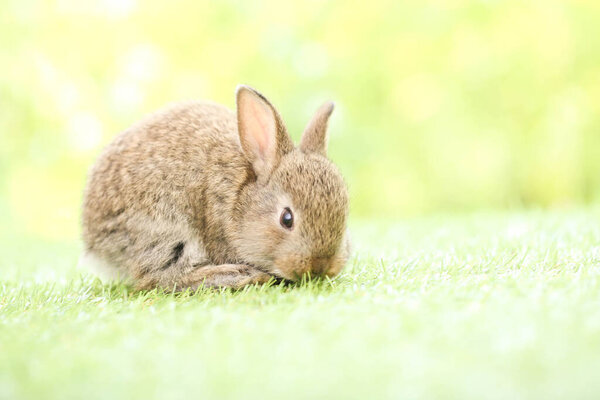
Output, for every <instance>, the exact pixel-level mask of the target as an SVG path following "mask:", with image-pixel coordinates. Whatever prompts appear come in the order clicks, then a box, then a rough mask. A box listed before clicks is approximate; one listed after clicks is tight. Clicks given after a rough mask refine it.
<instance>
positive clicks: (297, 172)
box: [235, 86, 349, 280]
mask: <svg viewBox="0 0 600 400" xmlns="http://www.w3.org/2000/svg"><path fill="white" fill-rule="evenodd" d="M333 107H334V106H333V103H330V102H328V103H325V104H323V105H322V106H321V107H320V108H319V110H318V111H317V113H316V114H315V116H314V117H313V119H312V120H311V121H310V122H309V124H308V126H307V127H306V129H305V131H304V133H303V135H302V139H301V142H300V145H299V146H298V147H295V146H294V144H293V142H292V140H291V138H290V137H289V135H288V133H287V131H286V128H285V126H284V124H283V122H282V120H281V117H280V116H279V114H278V112H277V111H276V110H275V108H274V107H273V106H272V105H271V103H269V101H268V100H267V99H266V98H265V97H264V96H262V95H261V94H260V93H258V92H256V91H255V90H253V89H251V88H249V87H247V86H240V87H239V88H238V90H237V119H238V132H239V138H240V144H241V147H242V150H243V153H244V155H245V157H246V158H247V160H248V162H249V163H250V164H251V168H252V171H253V173H254V178H255V179H254V181H253V182H252V183H251V184H249V185H246V187H245V189H244V190H243V192H242V194H241V195H240V203H239V204H238V206H237V207H236V211H235V212H236V216H237V218H235V219H236V220H237V221H239V224H238V226H237V229H236V234H235V237H236V239H235V242H236V248H237V249H238V251H239V254H240V256H241V257H242V258H243V259H244V261H246V262H248V263H252V264H254V265H255V266H256V267H258V268H261V269H264V270H265V271H267V272H269V273H272V274H274V275H276V276H280V277H282V278H286V279H290V280H297V279H298V278H300V277H301V276H303V275H304V274H307V273H308V274H310V276H313V277H314V276H335V275H337V274H338V273H339V272H340V270H341V269H342V267H343V266H344V264H345V263H346V261H347V258H348V255H349V254H348V253H349V241H348V237H347V234H346V219H347V217H348V190H347V187H346V184H345V182H344V180H343V178H342V176H341V174H340V172H339V171H338V169H337V168H336V167H335V165H334V164H333V163H332V162H331V161H329V160H328V159H327V157H326V144H327V143H326V142H327V121H328V119H329V116H330V115H331V113H332V111H333Z"/></svg>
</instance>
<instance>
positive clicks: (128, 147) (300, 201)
mask: <svg viewBox="0 0 600 400" xmlns="http://www.w3.org/2000/svg"><path fill="white" fill-rule="evenodd" d="M236 98H237V118H236V115H235V114H234V113H233V112H231V111H230V110H229V109H227V108H225V107H223V106H220V105H217V104H214V103H209V102H188V103H182V104H176V105H174V106H172V107H169V108H167V109H165V110H163V111H160V112H158V113H156V114H153V115H150V116H148V117H146V118H145V119H144V120H143V121H142V122H140V123H139V124H137V125H134V126H133V127H131V128H129V129H127V130H126V131H124V132H123V133H121V134H120V135H118V136H117V137H116V138H115V140H114V141H113V142H112V143H111V144H109V145H108V147H107V148H106V149H105V150H104V152H103V153H102V154H101V156H100V157H99V159H98V161H97V162H96V164H95V165H94V167H93V168H92V170H91V173H90V177H89V181H88V184H87V188H86V190H85V194H84V203H83V240H84V243H85V250H84V253H83V255H82V258H81V262H82V264H85V265H90V266H91V267H92V268H95V269H96V270H97V271H98V272H100V274H102V275H104V277H105V278H116V277H120V278H124V279H128V280H129V281H131V282H133V283H134V285H135V286H136V288H138V289H150V288H154V287H161V288H166V289H173V288H175V289H176V290H182V289H185V288H192V289H194V288H197V287H199V286H202V285H204V286H211V287H232V288H240V287H242V286H244V285H247V284H254V283H264V282H267V281H268V280H269V279H271V278H272V277H279V278H283V279H288V280H296V279H298V278H299V277H301V276H302V275H303V274H305V273H310V275H311V276H318V275H327V276H335V275H337V274H338V273H339V272H340V270H341V269H342V267H343V266H344V264H345V263H346V260H347V258H348V239H347V235H346V219H347V216H348V192H347V188H346V185H345V183H344V180H343V179H342V176H341V175H340V173H339V171H338V170H337V168H336V167H335V166H334V165H333V164H332V163H331V162H330V161H329V160H328V159H327V158H326V136H327V135H326V133H327V121H328V119H329V116H330V115H331V113H332V111H333V103H325V104H324V105H323V106H321V108H319V110H318V111H317V113H316V115H315V116H314V117H313V119H312V120H311V121H310V123H309V124H308V126H307V128H306V130H305V131H304V134H303V136H302V140H301V143H300V146H299V147H295V146H294V144H293V143H292V140H291V139H290V137H289V135H288V133H287V131H286V128H285V126H284V125H283V122H282V120H281V118H280V116H279V114H278V112H277V111H276V110H275V108H274V107H273V106H272V105H271V103H269V101H268V100H267V99H266V98H265V97H263V96H262V95H261V94H260V93H258V92H257V91H255V90H253V89H251V88H249V87H247V86H240V87H238V89H237V93H236Z"/></svg>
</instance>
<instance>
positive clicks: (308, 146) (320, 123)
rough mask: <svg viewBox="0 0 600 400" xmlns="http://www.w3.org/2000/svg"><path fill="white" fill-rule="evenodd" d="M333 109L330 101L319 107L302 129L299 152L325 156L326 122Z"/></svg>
mask: <svg viewBox="0 0 600 400" xmlns="http://www.w3.org/2000/svg"><path fill="white" fill-rule="evenodd" d="M333 107H334V104H333V103H332V102H331V101H328V102H326V103H324V104H323V105H322V106H321V107H319V109H318V110H317V112H316V113H315V115H314V117H313V118H312V119H311V120H310V122H309V123H308V125H307V126H306V129H304V133H303V134H302V139H301V140H300V150H302V151H303V152H305V153H318V154H321V155H323V156H325V155H327V121H329V117H330V116H331V113H332V112H333Z"/></svg>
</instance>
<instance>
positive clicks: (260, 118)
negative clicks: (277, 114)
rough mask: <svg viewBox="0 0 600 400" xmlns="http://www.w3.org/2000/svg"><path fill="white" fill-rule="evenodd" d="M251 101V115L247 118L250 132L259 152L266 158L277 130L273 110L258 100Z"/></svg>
mask: <svg viewBox="0 0 600 400" xmlns="http://www.w3.org/2000/svg"><path fill="white" fill-rule="evenodd" d="M249 103H250V104H249V106H250V107H249V110H248V111H249V113H248V114H249V115H247V119H246V121H247V123H248V125H247V128H248V133H249V134H250V135H251V136H252V138H253V139H254V141H255V142H256V146H257V147H258V148H257V150H258V153H260V155H261V157H262V158H264V157H265V156H266V155H267V152H268V151H269V149H271V147H272V145H273V143H272V140H273V134H274V132H275V121H274V120H273V112H272V111H271V110H270V109H269V108H268V107H267V106H265V105H263V104H260V103H259V102H257V101H252V100H251V101H250V102H249Z"/></svg>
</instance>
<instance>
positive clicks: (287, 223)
mask: <svg viewBox="0 0 600 400" xmlns="http://www.w3.org/2000/svg"><path fill="white" fill-rule="evenodd" d="M279 223H280V224H281V226H283V227H284V228H286V229H292V226H294V214H292V210H290V209H289V208H288V207H286V208H284V209H283V211H282V212H281V218H279Z"/></svg>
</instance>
